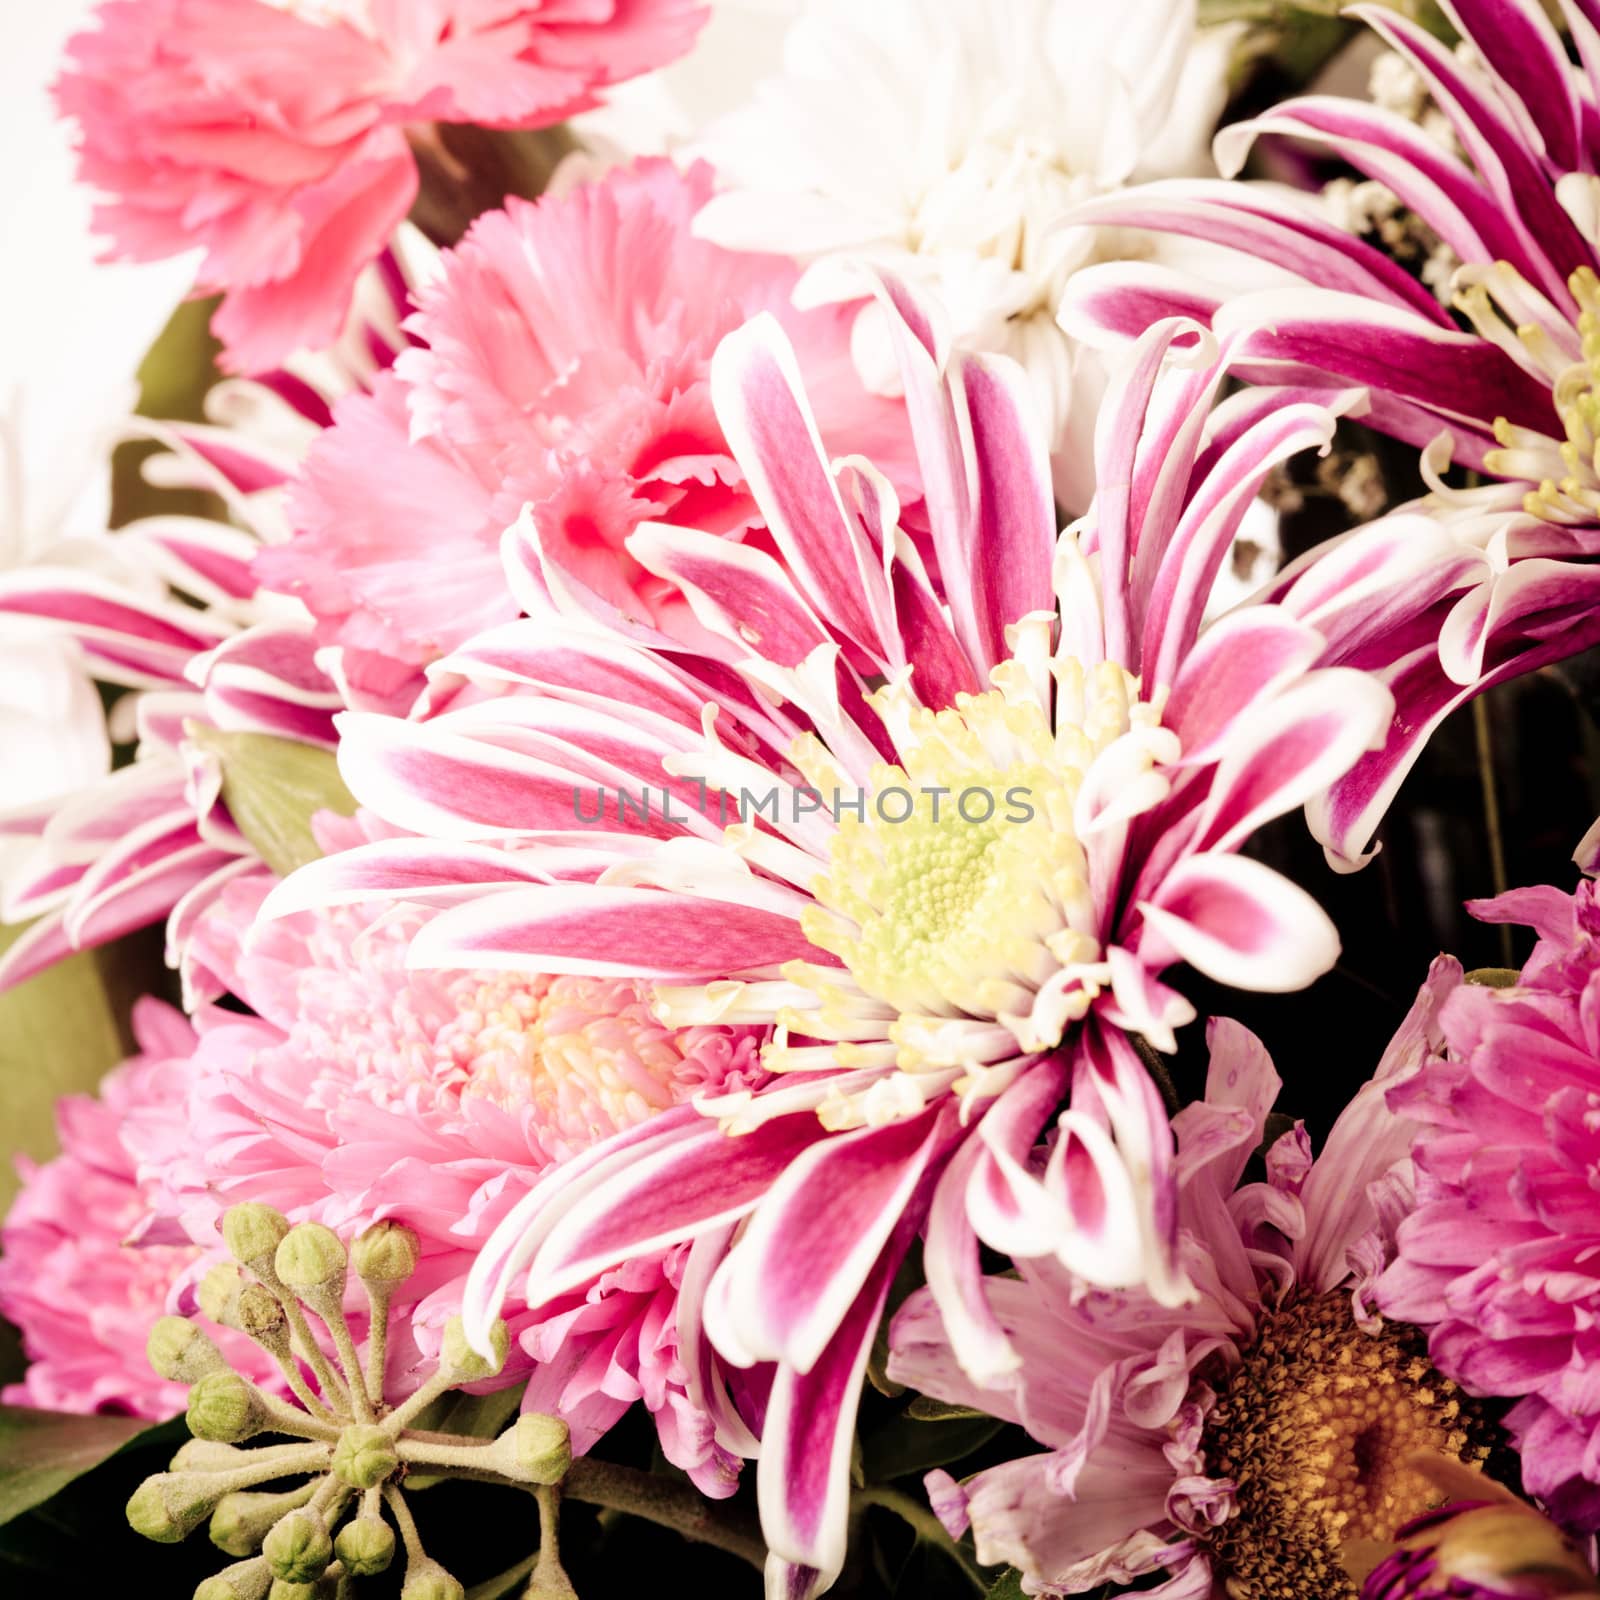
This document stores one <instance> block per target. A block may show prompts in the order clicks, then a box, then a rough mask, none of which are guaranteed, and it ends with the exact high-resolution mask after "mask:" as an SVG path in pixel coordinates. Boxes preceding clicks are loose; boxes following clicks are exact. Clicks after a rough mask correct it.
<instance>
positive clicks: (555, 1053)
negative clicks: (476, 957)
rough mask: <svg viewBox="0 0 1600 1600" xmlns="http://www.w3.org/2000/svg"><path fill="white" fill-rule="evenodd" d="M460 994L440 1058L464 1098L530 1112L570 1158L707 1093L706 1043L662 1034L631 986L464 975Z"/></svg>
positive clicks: (595, 980)
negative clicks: (698, 1049)
mask: <svg viewBox="0 0 1600 1600" xmlns="http://www.w3.org/2000/svg"><path fill="white" fill-rule="evenodd" d="M455 989H456V993H455V999H456V1003H457V1006H458V1010H457V1013H456V1015H455V1017H454V1018H452V1019H451V1021H450V1022H448V1023H447V1024H446V1025H445V1026H444V1028H443V1029H441V1030H440V1033H439V1035H438V1039H437V1048H438V1050H439V1052H440V1055H441V1056H448V1057H449V1058H450V1059H451V1060H453V1061H454V1062H455V1063H456V1065H457V1066H458V1067H459V1068H460V1069H461V1071H462V1073H463V1082H462V1085H461V1093H462V1095H463V1097H471V1096H482V1097H484V1098H487V1099H490V1100H493V1101H494V1102H495V1103H497V1104H499V1105H502V1106H506V1107H508V1108H511V1107H526V1108H528V1109H529V1110H531V1111H532V1112H533V1114H534V1115H533V1121H534V1123H535V1124H536V1125H537V1126H538V1127H539V1128H540V1129H542V1130H544V1137H545V1138H546V1140H547V1141H555V1142H556V1143H557V1144H559V1145H561V1146H564V1147H569V1148H562V1149H561V1150H560V1151H559V1154H561V1155H563V1156H565V1155H567V1154H570V1153H572V1151H573V1150H576V1149H581V1148H583V1147H584V1146H586V1145H588V1144H591V1143H593V1142H594V1141H595V1140H596V1139H598V1138H602V1137H604V1136H605V1135H606V1134H609V1133H612V1132H615V1131H616V1130H617V1129H620V1128H627V1127H632V1126H634V1125H635V1124H637V1123H640V1122H643V1121H644V1120H645V1119H646V1118H648V1117H650V1116H653V1115H654V1114H655V1113H656V1112H658V1111H662V1110H665V1109H666V1108H667V1107H668V1106H671V1105H674V1104H676V1103H677V1102H678V1101H679V1100H681V1099H682V1098H684V1097H685V1096H686V1094H688V1093H689V1092H691V1091H692V1090H693V1089H696V1088H699V1087H702V1086H703V1083H702V1079H703V1078H704V1077H705V1073H704V1072H703V1071H699V1070H697V1063H696V1062H695V1061H694V1060H692V1059H690V1058H691V1057H692V1055H693V1047H694V1046H695V1045H696V1044H698V1043H700V1042H701V1040H700V1035H699V1034H698V1033H697V1032H693V1031H691V1032H690V1033H689V1034H687V1035H685V1034H682V1033H680V1032H679V1031H677V1030H674V1029H672V1028H669V1027H665V1026H663V1024H661V1023H660V1022H658V1021H657V1020H656V1018H655V1017H654V1016H653V1015H652V1013H651V1010H650V1005H649V999H648V996H646V995H644V994H642V993H641V991H640V989H639V987H638V986H637V985H635V984H633V983H631V982H630V981H628V980H626V979H602V978H575V977H556V978H552V977H545V976H541V975H536V974H535V975H516V974H501V973H463V974H461V976H460V977H459V978H458V979H457V980H456V984H455ZM556 1153H557V1152H555V1151H553V1152H552V1154H556Z"/></svg>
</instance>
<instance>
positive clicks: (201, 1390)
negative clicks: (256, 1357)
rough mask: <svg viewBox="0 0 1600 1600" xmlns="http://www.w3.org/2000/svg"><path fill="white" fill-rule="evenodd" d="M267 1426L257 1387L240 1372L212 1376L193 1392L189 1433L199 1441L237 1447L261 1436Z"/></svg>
mask: <svg viewBox="0 0 1600 1600" xmlns="http://www.w3.org/2000/svg"><path fill="white" fill-rule="evenodd" d="M265 1422H266V1414H265V1411H264V1409H263V1408H262V1405H261V1403H260V1400H259V1399H258V1397H257V1395H256V1391H255V1387H254V1385H252V1384H249V1383H247V1382H246V1381H245V1380H244V1379H243V1378H241V1377H240V1376H239V1374H238V1373H237V1372H232V1371H229V1370H228V1369H227V1368H224V1369H223V1370H222V1371H221V1372H209V1373H207V1374H206V1376H205V1377H203V1378H202V1379H201V1380H200V1381H199V1382H198V1383H197V1384H195V1385H194V1387H193V1388H191V1389H190V1390H189V1432H190V1433H192V1434H193V1435H194V1436H195V1438H197V1439H210V1440H212V1441H213V1442H215V1443H217V1444H236V1443H237V1442H238V1441H239V1440H241V1439H249V1438H252V1437H254V1435H256V1434H258V1433H260V1432H261V1429H262V1427H263V1426H264V1425H265Z"/></svg>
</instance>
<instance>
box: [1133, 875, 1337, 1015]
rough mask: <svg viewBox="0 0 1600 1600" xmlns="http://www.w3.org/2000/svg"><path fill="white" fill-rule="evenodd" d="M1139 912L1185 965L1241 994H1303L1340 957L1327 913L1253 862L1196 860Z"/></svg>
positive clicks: (1171, 877) (1168, 878) (1167, 880)
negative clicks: (1247, 992)
mask: <svg viewBox="0 0 1600 1600" xmlns="http://www.w3.org/2000/svg"><path fill="white" fill-rule="evenodd" d="M1139 910H1140V911H1141V912H1142V913H1143V914H1144V917H1145V920H1146V922H1147V923H1148V925H1149V926H1150V928H1151V929H1153V930H1154V931H1155V932H1156V933H1157V934H1159V935H1160V936H1161V938H1162V939H1164V940H1165V941H1166V943H1167V944H1169V945H1170V946H1171V947H1172V949H1173V950H1174V951H1175V952H1176V954H1177V957H1178V959H1179V960H1181V961H1187V962H1188V963H1189V965H1190V966H1192V967H1194V968H1196V969H1197V970H1199V971H1200V972H1203V973H1204V974H1205V975H1206V976H1207V977H1208V978H1215V979H1216V980H1217V982H1218V983H1226V984H1230V985H1232V986H1233V987H1234V988H1236V989H1254V990H1257V991H1259V992H1260V993H1263V994H1282V993H1287V992H1289V991H1291V990H1294V989H1303V988H1304V987H1305V986H1306V985H1307V984H1308V983H1311V982H1313V981H1314V980H1315V979H1317V978H1320V977H1321V976H1322V974H1323V973H1325V972H1327V971H1328V970H1329V969H1330V968H1331V967H1332V966H1333V964H1334V962H1335V961H1337V960H1338V958H1339V935H1338V933H1337V932H1336V931H1335V929H1334V926H1333V923H1332V922H1331V921H1329V919H1328V914H1327V912H1325V911H1324V910H1323V909H1322V907H1321V906H1319V905H1318V904H1317V902H1316V901H1315V900H1313V899H1312V898H1311V896H1310V895H1308V894H1307V893H1306V892H1305V890H1304V889H1300V888H1297V887H1296V886H1295V885H1294V884H1292V883H1290V882H1289V880H1288V879H1287V878H1285V877H1283V876H1281V875H1280V874H1279V873H1276V872H1274V871H1273V870H1272V869H1271V868H1270V867H1265V866H1263V865H1262V864H1261V863H1260V862H1259V861H1252V860H1251V859H1250V858H1249V857H1248V856H1229V855H1203V856H1190V857H1189V858H1188V859H1187V860H1185V861H1180V862H1179V863H1178V865H1177V866H1176V867H1174V868H1173V869H1172V870H1171V871H1170V872H1168V873H1167V875H1166V877H1165V880H1164V881H1163V883H1162V884H1161V887H1160V889H1159V891H1158V893H1157V894H1156V896H1155V897H1154V899H1152V900H1144V901H1141V902H1140V903H1139Z"/></svg>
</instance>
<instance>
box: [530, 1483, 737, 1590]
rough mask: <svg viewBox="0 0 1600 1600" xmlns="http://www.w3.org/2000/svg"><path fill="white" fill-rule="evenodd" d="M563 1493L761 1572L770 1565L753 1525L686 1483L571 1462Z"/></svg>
mask: <svg viewBox="0 0 1600 1600" xmlns="http://www.w3.org/2000/svg"><path fill="white" fill-rule="evenodd" d="M561 1492H562V1493H563V1494H564V1495H566V1497H567V1498H568V1499H569V1500H582V1501H583V1502H585V1504H587V1505H592V1506H604V1507H606V1508H607V1509H609V1510H612V1511H622V1512H626V1513H627V1514H628V1515H629V1516H633V1517H643V1518H644V1520H645V1521H646V1522H654V1523H657V1524H659V1525H660V1526H661V1527H663V1528H671V1529H673V1530H674V1531H675V1532H677V1533H681V1534H682V1535H683V1537H684V1538H685V1539H693V1540H694V1541H695V1542H696V1543H698V1544H709V1545H712V1546H714V1547H715V1548H716V1549H718V1550H726V1551H727V1552H728V1554H729V1555H734V1556H738V1557H739V1558H740V1559H741V1560H743V1561H747V1562H749V1564H750V1565H751V1566H752V1567H754V1568H755V1569H756V1570H757V1571H758V1572H759V1571H761V1570H762V1569H763V1568H764V1567H765V1566H766V1564H767V1547H766V1544H765V1542H764V1541H763V1540H762V1537H761V1532H760V1529H759V1528H757V1527H756V1525H755V1523H754V1521H753V1520H752V1519H749V1518H745V1517H734V1516H729V1515H725V1514H719V1513H717V1512H716V1511H714V1510H713V1509H712V1507H713V1504H714V1502H712V1501H708V1500H706V1499H705V1498H703V1497H702V1496H701V1494H700V1493H699V1491H698V1490H695V1489H693V1488H691V1487H690V1486H689V1485H688V1484H678V1483H674V1482H673V1481H672V1480H671V1479H670V1478H661V1477H657V1476H656V1475H655V1474H654V1473H650V1472H639V1471H637V1470H635V1469H634V1468H633V1467H619V1466H616V1465H614V1464H613V1463H612V1462H609V1461H596V1460H594V1459H592V1458H591V1457H587V1456H585V1457H582V1458H580V1459H579V1460H577V1461H574V1462H573V1463H572V1466H571V1469H570V1470H569V1471H568V1473H567V1476H566V1478H565V1479H564V1480H563V1481H562V1484H561Z"/></svg>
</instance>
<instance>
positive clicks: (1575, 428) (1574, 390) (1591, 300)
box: [1456, 262, 1600, 523]
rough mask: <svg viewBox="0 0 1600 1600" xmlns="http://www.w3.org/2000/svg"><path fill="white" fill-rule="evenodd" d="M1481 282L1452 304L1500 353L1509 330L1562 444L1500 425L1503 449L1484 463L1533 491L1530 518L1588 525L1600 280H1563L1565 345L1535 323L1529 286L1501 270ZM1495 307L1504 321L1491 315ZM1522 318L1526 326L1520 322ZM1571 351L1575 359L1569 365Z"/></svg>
mask: <svg viewBox="0 0 1600 1600" xmlns="http://www.w3.org/2000/svg"><path fill="white" fill-rule="evenodd" d="M1479 275H1480V276H1481V278H1482V281H1481V282H1476V283H1472V284H1470V285H1469V287H1467V288H1466V289H1465V290H1463V292H1462V293H1461V294H1460V295H1459V296H1458V297H1457V302H1456V303H1457V305H1458V306H1459V307H1460V309H1461V310H1462V311H1463V312H1465V313H1466V315H1467V317H1468V318H1469V319H1470V320H1471V322H1472V323H1473V325H1474V326H1475V327H1476V328H1477V329H1478V331H1479V332H1480V333H1483V334H1484V335H1485V336H1486V337H1488V338H1490V339H1491V340H1493V341H1494V342H1495V343H1497V344H1500V345H1502V347H1504V346H1505V344H1506V341H1507V340H1508V338H1509V337H1510V333H1511V329H1510V328H1508V327H1507V323H1506V320H1505V319H1506V318H1509V320H1510V322H1511V324H1512V326H1513V327H1514V328H1515V338H1516V341H1517V343H1518V344H1519V345H1520V346H1521V347H1522V348H1521V353H1522V355H1523V357H1524V360H1527V359H1529V358H1531V360H1532V361H1533V363H1534V364H1535V365H1536V366H1538V367H1540V368H1542V369H1543V370H1544V372H1545V374H1546V376H1547V377H1548V379H1549V381H1550V384H1551V399H1552V401H1553V403H1554V405H1555V409H1556V415H1557V416H1558V417H1559V418H1560V419H1561V426H1562V430H1563V431H1564V433H1565V434H1566V438H1565V440H1564V441H1563V442H1561V443H1560V444H1557V443H1556V442H1555V441H1553V440H1550V439H1547V438H1545V437H1544V436H1543V435H1541V434H1537V433H1534V432H1533V431H1532V430H1531V429H1528V428H1523V427H1517V426H1515V425H1513V424H1512V423H1510V422H1508V421H1507V420H1506V419H1505V418H1504V417H1497V418H1496V419H1495V425H1494V435H1495V438H1496V440H1497V441H1498V442H1499V444H1500V446H1501V448H1500V449H1498V450H1492V451H1490V452H1489V454H1488V455H1486V456H1485V457H1484V465H1485V466H1487V467H1488V468H1489V470H1490V471H1491V472H1494V473H1498V474H1500V475H1502V476H1504V477H1509V478H1530V479H1532V480H1534V481H1535V482H1537V483H1538V485H1539V487H1538V488H1537V489H1533V490H1530V491H1529V492H1528V493H1527V494H1526V495H1525V496H1524V497H1523V509H1524V510H1525V511H1527V512H1528V514H1529V515H1530V516H1535V517H1540V518H1543V519H1544V520H1545V521H1548V522H1563V523H1566V522H1586V521H1590V520H1592V519H1593V518H1594V517H1595V516H1596V515H1597V514H1600V277H1597V276H1596V275H1595V273H1594V271H1593V270H1592V269H1591V268H1589V267H1579V268H1578V270H1577V271H1576V272H1574V273H1573V274H1572V276H1571V277H1570V278H1569V279H1568V280H1567V287H1568V289H1569V290H1571V292H1572V298H1573V299H1574V300H1576V301H1577V303H1578V317H1577V321H1576V323H1575V324H1574V325H1573V330H1572V334H1571V335H1570V336H1569V338H1568V340H1567V341H1566V343H1565V344H1562V343H1559V342H1558V341H1557V340H1556V339H1555V338H1553V337H1552V335H1551V332H1550V331H1549V329H1548V328H1546V327H1545V326H1543V325H1542V324H1541V322H1539V321H1537V320H1533V313H1532V312H1531V311H1530V310H1529V309H1528V307H1527V306H1526V305H1525V304H1524V302H1525V301H1526V300H1528V298H1529V297H1530V296H1531V294H1532V291H1531V290H1529V288H1528V286H1527V284H1526V282H1525V281H1524V280H1523V279H1522V278H1521V276H1520V275H1519V274H1518V273H1516V272H1515V271H1514V270H1513V269H1512V268H1511V267H1509V266H1507V265H1506V264H1505V263H1503V262H1501V263H1497V264H1496V265H1495V266H1493V267H1490V268H1488V269H1481V270H1480V274H1479ZM1496 307H1498V308H1499V311H1500V312H1501V313H1502V315H1496ZM1524 317H1526V318H1527V319H1528V320H1523V318H1524ZM1572 345H1575V347H1576V350H1577V353H1578V359H1577V360H1573V359H1571V349H1570V348H1568V347H1569V346H1572Z"/></svg>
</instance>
